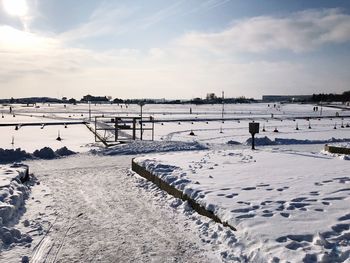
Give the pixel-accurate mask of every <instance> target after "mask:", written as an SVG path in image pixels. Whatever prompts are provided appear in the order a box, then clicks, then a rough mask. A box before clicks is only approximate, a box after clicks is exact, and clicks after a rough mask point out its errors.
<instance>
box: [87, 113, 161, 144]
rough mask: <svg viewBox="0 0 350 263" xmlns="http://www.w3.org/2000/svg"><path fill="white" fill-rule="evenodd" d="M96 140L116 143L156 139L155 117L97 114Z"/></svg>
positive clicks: (95, 123) (95, 122) (95, 121)
mask: <svg viewBox="0 0 350 263" xmlns="http://www.w3.org/2000/svg"><path fill="white" fill-rule="evenodd" d="M94 125H95V142H101V141H102V142H103V143H105V144H106V143H107V144H109V143H116V142H128V141H134V140H141V141H142V140H152V141H153V140H154V118H153V117H152V116H150V117H147V118H146V117H139V116H134V117H131V116H117V117H113V116H109V117H107V116H96V117H95V120H94Z"/></svg>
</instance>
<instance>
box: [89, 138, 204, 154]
mask: <svg viewBox="0 0 350 263" xmlns="http://www.w3.org/2000/svg"><path fill="white" fill-rule="evenodd" d="M205 149H207V147H206V146H204V145H202V144H200V143H198V142H174V141H135V142H131V143H126V144H121V145H117V146H114V147H112V148H108V149H103V150H101V151H96V150H93V151H92V152H93V153H102V154H104V155H131V154H142V153H153V152H174V151H196V150H205Z"/></svg>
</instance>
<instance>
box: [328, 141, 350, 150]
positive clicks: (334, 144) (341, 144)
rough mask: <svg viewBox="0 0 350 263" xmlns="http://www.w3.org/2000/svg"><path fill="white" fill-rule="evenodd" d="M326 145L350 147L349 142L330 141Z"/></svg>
mask: <svg viewBox="0 0 350 263" xmlns="http://www.w3.org/2000/svg"><path fill="white" fill-rule="evenodd" d="M328 145H329V146H335V147H341V148H349V149H350V142H339V143H330V144H328Z"/></svg>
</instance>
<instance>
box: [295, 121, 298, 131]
mask: <svg viewBox="0 0 350 263" xmlns="http://www.w3.org/2000/svg"><path fill="white" fill-rule="evenodd" d="M295 130H297V131H299V126H298V123H297V125H296V126H295Z"/></svg>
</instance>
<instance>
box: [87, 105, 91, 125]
mask: <svg viewBox="0 0 350 263" xmlns="http://www.w3.org/2000/svg"><path fill="white" fill-rule="evenodd" d="M88 104H89V121H91V102H90V101H89V102H88Z"/></svg>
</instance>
